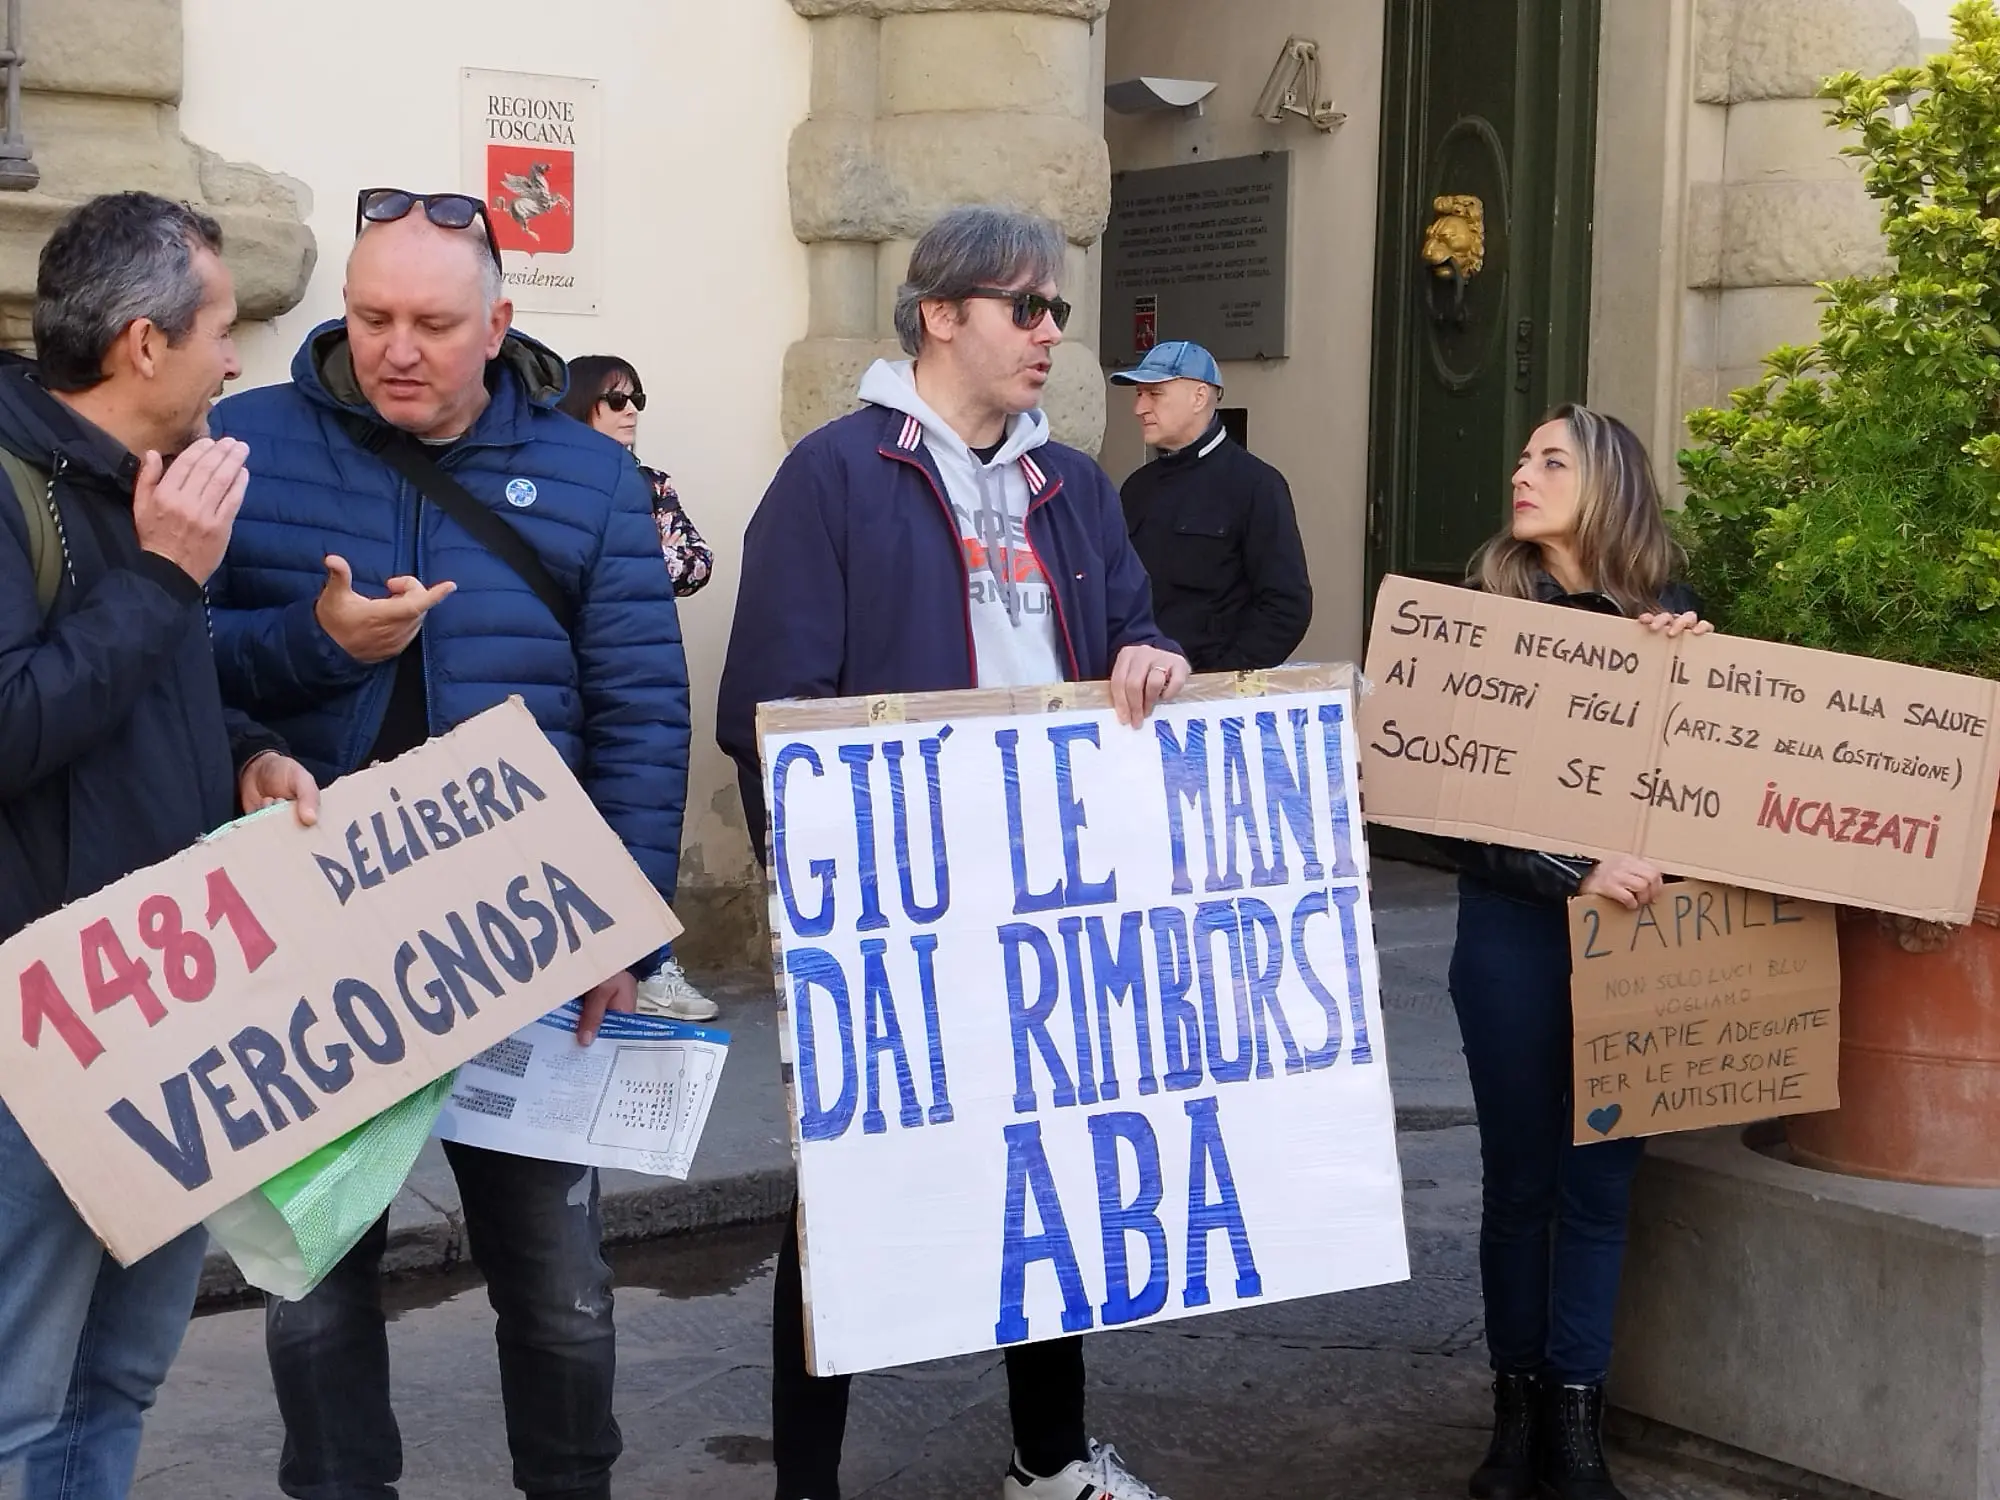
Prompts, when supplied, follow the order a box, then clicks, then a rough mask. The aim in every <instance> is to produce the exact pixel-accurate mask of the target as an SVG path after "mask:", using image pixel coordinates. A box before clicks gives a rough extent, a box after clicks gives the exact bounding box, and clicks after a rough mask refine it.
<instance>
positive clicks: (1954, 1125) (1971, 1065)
mask: <svg viewBox="0 0 2000 1500" xmlns="http://www.w3.org/2000/svg"><path fill="white" fill-rule="evenodd" d="M1995 822H1996V824H2000V813H1996V816H1995ZM1979 905H1980V907H1981V910H1982V916H1981V919H1980V920H1977V921H1974V922H1973V923H1972V924H1971V925H1970V926H1969V927H1963V928H1938V927H1934V926H1932V925H1931V924H1928V923H1921V922H1911V921H1908V920H1905V919H1900V918H1893V917H1884V916H1879V915H1878V914H1876V913H1874V912H1843V913H1842V914H1841V922H1840V985H1841V995H1840V1108H1839V1109H1837V1110H1830V1111H1828V1112H1827V1113H1825V1114H1818V1115H1795V1116H1793V1117H1792V1118H1791V1119H1790V1120H1788V1121H1787V1122H1786V1134H1787V1135H1788V1136H1789V1137H1790V1139H1791V1143H1792V1150H1793V1153H1794V1155H1795V1156H1796V1158H1797V1159H1798V1161H1799V1162H1800V1163H1801V1164H1803V1165H1805V1166H1810V1167H1819V1168H1822V1169H1824V1170H1826V1171H1830V1172H1846V1173H1850V1174H1852V1175H1854V1176H1858V1177H1885V1178H1892V1179H1894V1180H1897V1181H1901V1182H1927V1183H1935V1184H1939V1185H1941V1186H1949V1187H2000V926H1996V925H1994V923H1995V919H1996V916H2000V828H1996V829H1995V835H1994V837H1993V838H1992V839H1990V840H1989V841H1988V843H1987V846H1986V869H1985V874H1984V876H1983V877H1982V878H1981V880H1980V883H1979ZM1989 913H1991V914H1993V915H1988V914H1989Z"/></svg>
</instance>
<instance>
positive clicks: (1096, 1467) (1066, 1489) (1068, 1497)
mask: <svg viewBox="0 0 2000 1500" xmlns="http://www.w3.org/2000/svg"><path fill="white" fill-rule="evenodd" d="M1000 1500H1167V1497H1166V1496H1165V1495H1162V1494H1161V1493H1160V1492H1159V1491H1158V1490H1156V1489H1154V1488H1153V1487H1152V1486H1151V1485H1150V1484H1147V1483H1146V1481H1145V1480H1143V1479H1141V1478H1139V1476H1138V1475H1136V1474H1134V1473H1132V1472H1131V1471H1130V1470H1129V1469H1127V1468H1126V1467H1125V1464H1124V1462H1123V1461H1122V1460H1121V1459H1120V1458H1119V1457H1118V1450H1117V1449H1116V1448H1114V1447H1112V1446H1111V1445H1110V1444H1109V1443H1100V1442H1096V1441H1092V1443H1091V1445H1090V1457H1089V1458H1088V1459H1086V1460H1084V1461H1082V1462H1079V1463H1073V1464H1070V1465H1068V1466H1067V1467H1065V1468H1064V1469H1063V1471H1062V1472H1061V1473H1060V1474H1055V1475H1051V1476H1050V1477H1049V1478H1047V1479H1037V1478H1036V1477H1035V1476H1034V1475H1033V1474H1030V1473H1029V1472H1028V1471H1027V1470H1026V1469H1024V1468H1022V1467H1021V1455H1020V1454H1018V1453H1017V1454H1015V1455H1014V1460H1013V1462H1012V1463H1010V1464H1008V1465H1007V1478H1006V1480H1005V1482H1004V1483H1003V1484H1002V1485H1001V1486H1000Z"/></svg>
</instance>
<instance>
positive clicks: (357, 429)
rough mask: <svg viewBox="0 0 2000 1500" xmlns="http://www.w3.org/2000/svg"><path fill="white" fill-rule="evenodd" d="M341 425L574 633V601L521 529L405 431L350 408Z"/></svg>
mask: <svg viewBox="0 0 2000 1500" xmlns="http://www.w3.org/2000/svg"><path fill="white" fill-rule="evenodd" d="M340 421H341V425H342V426H343V427H345V428H346V429H347V433H348V436H349V437H351V438H353V439H354V441H355V442H356V443H358V444H359V445H360V446H361V447H362V448H364V449H365V450H367V451H368V452H370V453H373V454H374V455H375V456H376V457H378V458H380V459H381V460H382V461H383V462H384V463H386V464H387V465H388V466H389V467H390V468H392V469H394V470H395V471H396V472H397V473H398V474H401V475H402V476H403V477H404V478H405V479H407V480H409V481H410V483H411V484H413V485H415V486H416V487H417V492H418V493H419V494H421V495H422V496H423V497H424V498H425V499H426V500H428V501H430V502H431V504H433V505H435V506H436V507H437V508H438V509H439V510H441V511H443V512H444V513H445V514H446V515H448V516H450V517H451V518H452V519H453V520H454V521H456V522H458V524H459V525H460V526H461V527H463V528H464V529H465V530H466V532H467V533H469V534H470V535H471V537H472V539H473V540H474V541H475V542H477V543H479V545H480V546H482V547H484V548H485V549H486V550H487V551H488V552H491V553H492V554H493V555H494V556H495V557H497V558H499V559H500V561H502V562H503V563H505V564H506V565H507V566H508V567H510V568H512V569H513V570H514V572H515V573H516V574H518V575H519V577H520V579H521V582H523V583H525V584H526V585H527V586H528V587H529V588H531V589H533V590H534V591H535V597H536V598H538V599H540V600H541V601H542V603H543V604H544V605H546V606H547V607H548V611H549V613H550V614H552V615H554V616H555V617H556V622H557V623H558V624H559V625H561V626H562V628H563V631H564V633H565V634H568V635H574V634H576V607H575V605H573V604H572V603H571V602H570V598H569V595H567V594H565V593H564V592H563V589H562V585H561V584H559V583H557V582H556V581H555V579H554V578H552V577H551V576H550V575H549V570H548V569H547V568H546V567H544V566H543V565H542V560H541V559H540V558H539V557H537V556H535V549H534V548H532V547H530V546H529V545H528V544H527V543H526V542H524V541H522V540H521V534H520V533H519V532H518V531H516V530H515V529H514V528H513V527H511V526H509V525H508V524H507V523H506V522H505V521H503V520H501V519H500V517H498V516H496V515H495V514H493V512H492V511H490V510H488V509H487V508H486V507H485V506H483V505H481V504H480V503H479V502H478V501H477V500H476V499H474V498H473V497H472V495H471V494H470V493H469V492H468V491H467V490H466V488H465V486H464V485H462V484H460V483H459V482H458V481H457V480H456V479H454V478H452V477H451V475H449V474H448V473H446V472H445V471H444V470H443V469H442V468H441V467H439V465H438V464H437V462H436V460H434V459H433V458H432V457H431V456H430V455H429V454H428V453H426V452H424V449H423V445H422V444H421V443H419V442H418V441H417V440H416V439H415V438H412V437H411V436H409V434H407V433H403V432H397V431H395V430H394V429H392V428H389V427H385V426H382V425H381V424H380V423H376V422H370V421H368V420H367V419H366V418H364V417H359V416H356V415H355V414H353V413H352V412H343V413H342V414H341V418H340Z"/></svg>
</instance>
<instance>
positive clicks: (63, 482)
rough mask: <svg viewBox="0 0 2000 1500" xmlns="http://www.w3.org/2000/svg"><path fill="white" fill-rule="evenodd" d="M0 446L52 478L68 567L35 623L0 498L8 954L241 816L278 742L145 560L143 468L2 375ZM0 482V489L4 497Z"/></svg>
mask: <svg viewBox="0 0 2000 1500" xmlns="http://www.w3.org/2000/svg"><path fill="white" fill-rule="evenodd" d="M0 443H4V444H5V445H6V446H7V447H8V448H9V449H10V450H12V451H13V452H14V453H15V454H17V455H18V456H20V457H21V458H23V459H25V460H27V462H28V463H29V464H31V465H33V466H34V467H35V468H37V469H39V470H41V471H43V472H45V473H47V474H49V475H50V476H51V483H50V488H49V493H48V494H47V495H46V496H44V495H35V496H31V497H29V498H30V499H31V500H32V501H33V502H34V503H37V504H41V503H46V502H47V501H48V500H50V499H52V500H53V501H54V503H55V506H56V510H57V515H58V517H59V521H60V526H61V535H62V543H63V552H64V575H63V581H62V586H61V588H60V590H59V592H58V593H57V595H56V600H55V604H54V606H53V608H51V610H50V611H49V615H48V618H47V619H46V620H44V619H43V618H42V613H41V609H40V607H39V606H38V605H37V603H36V600H35V579H34V569H33V565H32V564H31V562H30V560H29V555H28V532H27V524H26V522H25V520H24V519H23V517H22V514H21V508H20V506H19V505H17V504H16V503H15V500H14V497H13V496H12V495H11V494H7V493H0V940H4V939H6V938H9V937H11V936H13V935H14V934H15V933H16V932H19V931H20V930H21V929H22V928H23V927H26V926H27V925H28V924H29V923H31V922H33V921H35V920H36V919H38V918H40V917H43V916H46V915H47V914H48V913H50V912H52V911H54V910H56V909H57V908H58V907H60V906H62V905H64V904H66V903H68V902H71V901H75V900H78V899H79V898H81V897H83V896H87V895H89V894H90V893H91V892H93V891H96V890H99V889H101V888H102V887H104V886H106V885H109V884H111V883H112V882H113V881H116V880H119V879H122V878H123V877H124V876H126V875H129V874H131V873H132V872H133V871H135V870H140V869H144V868H145V867H146V866H148V865H152V864H157V863H158V862H159V861H161V860H163V859H166V858H168V857H169V856H170V855H173V854H177V853H179V852H180V851H181V850H182V849H185V848H186V847H187V846H188V845H190V844H192V843H194V842H195V840H197V839H199V838H200V837H201V836H202V835H203V834H205V833H209V832H211V831H213V830H214V829H216V828H218V827H220V826H221V825H222V824H224V823H227V822H228V821H229V820H230V819H231V818H232V817H234V816H235V814H236V811H237V796H236V772H237V770H238V768H240V767H241V766H242V765H244V764H246V763H247V762H248V761H249V760H250V758H251V757H252V756H254V755H256V754H258V753H260V752H262V751H265V750H280V749H283V748H284V747H283V742H282V741H280V740H279V739H278V738H277V737H276V736H275V735H272V734H269V733H267V732H265V731H264V730H261V729H258V728H257V727H256V726H254V725H253V724H251V723H250V721H249V720H248V719H246V718H244V717H243V716H242V715H240V714H230V713H227V712H226V711H225V710H224V708H223V706H222V695H221V693H220V691H219V690H218V688H217V687H216V680H215V663H214V660H213V658H212V657H211V655H210V653H209V642H208V628H207V620H206V617H205V614H204V609H203V603H202V591H201V587H200V585H198V584H197V583H196V582H195V581H194V580H193V579H192V578H190V577H189V576H188V575H187V574H186V573H184V572H183V571H182V570H181V569H180V568H178V567H176V566H175V565H174V564H173V563H171V562H169V561H167V560H166V559H165V558H164V557H160V556H157V555H155V554H153V553H150V552H145V551H142V550H141V549H140V547H139V541H138V536H137V533H136V532H135V531H134V529H133V524H132V487H133V482H134V480H135V479H136V478H137V475H138V462H137V460H136V459H134V458H133V457H132V455H131V454H130V453H127V452H126V451H125V450H124V448H123V447H122V446H121V445H119V444H118V443H117V442H116V441H114V440H113V439H112V438H110V437H109V436H107V435H106V434H105V433H103V432H102V431H100V430H98V429H97V428H95V427H93V426H91V425H90V424H89V423H87V422H84V421H83V420H82V419H81V418H79V417H78V416H76V414H75V413H73V412H71V411H70V410H69V408H68V407H66V406H64V405H63V404H62V403H61V402H60V401H57V400H56V399H55V397H53V396H51V395H50V394H49V393H48V391H47V390H46V389H44V388H43V386H42V384H41V380H40V377H39V375H38V373H37V372H36V369H35V367H34V365H33V364H32V363H30V362H29V361H27V360H23V359H19V358H13V357H8V358H5V359H3V360H0ZM4 484H5V481H4V479H0V485H4Z"/></svg>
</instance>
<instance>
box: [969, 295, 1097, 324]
mask: <svg viewBox="0 0 2000 1500" xmlns="http://www.w3.org/2000/svg"><path fill="white" fill-rule="evenodd" d="M965 295H966V296H967V297H980V298H984V299H985V300H986V301H989V302H1011V303H1013V304H1014V326H1015V327H1016V328H1020V329H1024V330H1025V329H1029V328H1034V327H1036V326H1037V325H1039V324H1040V323H1041V321H1042V318H1043V317H1044V316H1045V315H1046V316H1048V317H1051V318H1054V319H1055V323H1056V332H1057V333H1061V332H1062V331H1063V330H1064V329H1065V328H1067V327H1069V315H1070V312H1071V311H1072V309H1071V307H1070V305H1069V304H1068V303H1067V302H1065V301H1063V299H1062V298H1060V297H1044V296H1043V295H1042V294H1041V293H1040V292H1010V291H1007V290H1006V289H1004V288H1002V287H997V286H976V287H974V288H973V289H972V290H971V291H969V292H967V293H965Z"/></svg>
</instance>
